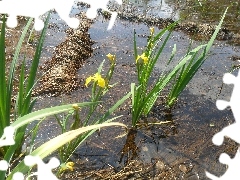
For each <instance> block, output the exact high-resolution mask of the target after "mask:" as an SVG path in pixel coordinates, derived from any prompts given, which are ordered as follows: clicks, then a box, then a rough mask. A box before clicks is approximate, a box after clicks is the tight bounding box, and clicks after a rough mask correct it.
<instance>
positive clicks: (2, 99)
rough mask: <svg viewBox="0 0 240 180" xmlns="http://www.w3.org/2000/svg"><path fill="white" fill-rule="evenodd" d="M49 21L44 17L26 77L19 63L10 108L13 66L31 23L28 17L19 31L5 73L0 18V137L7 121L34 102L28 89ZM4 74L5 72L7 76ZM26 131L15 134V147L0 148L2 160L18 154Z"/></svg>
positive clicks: (26, 111)
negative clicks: (16, 142)
mask: <svg viewBox="0 0 240 180" xmlns="http://www.w3.org/2000/svg"><path fill="white" fill-rule="evenodd" d="M48 19H49V15H48V17H47V20H46V23H45V27H44V29H43V31H42V33H41V36H40V39H39V42H38V45H37V48H36V51H35V55H34V58H33V61H32V65H31V67H30V72H29V73H28V74H26V72H25V59H24V60H23V62H22V66H21V70H20V76H19V84H18V87H17V89H18V92H17V94H16V96H15V97H16V99H15V100H14V101H16V103H15V105H14V106H12V100H13V99H14V97H13V95H14V93H13V91H14V90H13V86H15V87H16V86H17V85H16V84H15V85H13V84H14V83H13V82H14V78H15V73H16V65H17V63H18V58H19V53H20V49H21V47H22V44H23V41H24V39H25V37H26V35H27V32H28V30H29V28H30V26H31V24H32V21H33V19H32V18H30V19H29V20H28V22H27V24H26V26H25V28H24V29H23V32H22V34H21V37H20V39H19V41H18V44H17V47H16V50H15V53H14V57H13V60H12V63H11V66H10V70H9V71H8V70H7V66H6V58H5V31H6V28H5V26H6V18H5V16H3V22H2V26H1V36H0V67H1V68H2V69H1V71H0V84H1V85H0V91H1V93H0V122H1V123H0V135H2V134H3V132H4V128H5V127H7V126H9V125H10V124H11V122H14V121H15V120H16V119H17V118H18V117H21V116H24V115H26V114H28V113H30V112H31V111H32V107H33V105H34V103H35V99H32V98H31V94H32V90H33V87H34V84H35V77H36V72H37V68H38V63H39V59H40V56H41V50H42V46H43V41H44V38H45V33H46V28H47V25H46V24H47V22H48ZM7 72H8V73H7ZM12 108H13V115H14V116H13V119H11V114H12V113H11V109H12ZM25 131H26V126H22V127H21V128H19V129H18V131H17V132H16V134H17V137H16V138H17V139H18V144H17V145H15V147H14V148H13V147H2V148H0V156H1V157H4V159H8V160H10V159H11V157H12V155H13V154H15V155H19V154H20V153H21V147H22V144H23V141H24V135H25Z"/></svg>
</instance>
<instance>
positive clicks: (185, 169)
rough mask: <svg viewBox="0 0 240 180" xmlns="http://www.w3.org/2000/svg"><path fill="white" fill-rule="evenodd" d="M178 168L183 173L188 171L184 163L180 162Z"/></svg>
mask: <svg viewBox="0 0 240 180" xmlns="http://www.w3.org/2000/svg"><path fill="white" fill-rule="evenodd" d="M179 169H180V171H182V172H184V173H185V174H186V173H187V172H188V169H187V167H186V165H184V164H180V165H179Z"/></svg>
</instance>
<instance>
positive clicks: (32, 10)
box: [0, 0, 122, 31]
mask: <svg viewBox="0 0 240 180" xmlns="http://www.w3.org/2000/svg"><path fill="white" fill-rule="evenodd" d="M108 1H109V0H83V1H81V2H85V3H88V4H90V5H91V8H89V9H88V10H87V17H88V18H90V19H93V18H95V17H96V16H97V10H98V9H99V8H101V9H103V10H105V11H108V12H110V13H112V16H111V19H110V23H109V26H108V30H109V29H111V28H112V26H113V24H114V22H115V20H116V17H117V13H116V12H111V11H109V10H108V8H107V3H108ZM116 1H117V2H118V4H120V5H121V4H122V0H116ZM74 2H75V0H2V1H0V13H1V14H8V16H9V17H8V20H7V26H8V27H11V28H14V27H16V26H17V16H26V17H33V18H35V24H34V28H35V30H37V31H39V30H42V29H43V27H44V23H43V21H42V20H41V19H39V16H41V15H43V14H44V13H46V12H48V11H50V10H53V9H55V10H56V11H57V13H58V15H59V16H60V18H61V19H62V20H64V21H65V22H66V23H67V24H68V25H69V27H71V28H77V27H78V25H79V20H78V19H77V18H70V17H69V14H70V11H71V9H72V7H73V4H74Z"/></svg>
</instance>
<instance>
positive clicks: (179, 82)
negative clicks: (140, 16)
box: [131, 10, 227, 127]
mask: <svg viewBox="0 0 240 180" xmlns="http://www.w3.org/2000/svg"><path fill="white" fill-rule="evenodd" d="M226 12H227V10H226V11H225V13H224V14H223V16H222V19H221V21H220V23H219V25H218V26H217V28H216V30H215V32H214V34H213V35H212V38H211V39H210V41H209V42H208V43H207V44H205V45H200V46H198V47H196V48H194V49H192V50H189V51H188V52H187V53H186V55H185V56H183V58H181V59H180V61H179V63H178V64H177V65H176V66H175V67H174V68H170V63H171V62H172V60H173V58H174V55H175V52H176V45H174V47H173V50H172V54H171V56H170V58H169V59H168V61H167V63H166V68H165V69H169V68H170V70H168V71H166V70H163V71H162V72H161V73H160V75H159V77H158V78H157V81H156V83H155V84H153V85H152V84H151V85H152V89H149V80H150V77H151V75H152V72H153V69H154V67H155V64H156V62H157V61H158V60H159V59H161V54H162V52H163V49H164V48H165V47H166V43H167V41H168V39H169V37H170V35H171V30H172V28H173V27H174V26H175V24H176V22H175V23H173V24H171V25H169V26H168V27H166V28H165V29H163V30H161V31H160V32H159V33H158V34H156V35H154V29H153V28H150V35H149V39H148V41H147V46H146V48H145V49H144V50H143V52H142V53H141V55H138V52H137V45H136V33H135V31H134V58H135V60H136V68H137V75H138V85H137V86H136V85H135V83H132V84H131V92H132V126H134V127H135V126H136V124H137V122H138V121H139V119H140V118H141V116H147V115H148V113H149V112H150V110H151V109H152V107H153V105H154V104H155V102H156V100H157V98H158V96H159V94H160V92H161V91H162V90H163V89H164V88H165V87H166V86H167V85H170V84H172V89H171V91H170V93H169V94H168V96H167V102H166V106H167V107H168V108H171V107H172V106H173V104H174V103H175V102H176V99H177V98H178V96H179V95H180V93H181V92H182V91H183V90H184V88H185V87H186V85H187V84H188V83H189V81H190V80H191V79H192V78H193V76H194V75H195V73H196V72H197V71H198V69H199V68H200V67H201V65H202V64H203V63H204V61H205V59H206V56H207V53H208V51H209V49H210V47H211V46H212V43H213V41H214V39H215V38H216V35H217V33H218V31H219V29H220V27H221V25H222V22H223V19H224V17H225V14H226ZM164 35H166V36H164ZM160 39H164V40H163V41H162V43H161V44H160ZM200 52H202V53H200ZM173 79H174V81H172V80H173Z"/></svg>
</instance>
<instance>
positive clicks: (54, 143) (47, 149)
mask: <svg viewBox="0 0 240 180" xmlns="http://www.w3.org/2000/svg"><path fill="white" fill-rule="evenodd" d="M91 104H92V103H91V102H84V103H77V104H68V105H62V106H55V107H51V108H46V109H41V110H38V111H35V112H32V113H29V114H27V115H25V116H22V117H19V118H18V119H17V120H16V121H15V122H14V123H12V124H11V125H10V126H8V127H11V128H12V129H13V131H15V132H17V130H18V129H20V128H21V127H23V126H25V125H27V124H29V123H31V122H33V121H36V120H38V121H41V120H46V117H48V116H50V115H54V114H59V113H62V112H67V111H74V110H75V109H76V106H77V107H79V108H83V107H86V106H89V105H91ZM113 119H115V118H113ZM113 119H110V120H109V121H112V120H113ZM109 121H107V122H106V123H102V124H95V125H91V126H87V127H80V128H76V129H74V130H70V131H68V132H65V133H63V134H61V135H59V136H57V137H55V138H52V139H51V140H49V141H47V142H46V143H44V144H42V145H41V146H40V147H38V148H36V149H35V150H33V151H32V152H30V153H29V155H28V156H33V157H39V158H41V159H44V158H45V157H47V156H49V155H50V154H51V153H52V152H54V151H56V150H58V149H59V148H61V147H62V146H63V145H64V144H68V143H69V142H72V140H73V139H74V138H76V137H78V136H79V135H80V134H82V133H85V132H95V131H96V130H97V129H99V128H102V127H107V126H122V127H125V128H126V126H125V125H124V124H121V123H116V122H112V123H109ZM16 137H18V136H17V134H16ZM8 138H9V137H8ZM6 139H7V137H6ZM15 144H18V139H17V138H15ZM15 144H14V145H12V146H10V147H15ZM5 160H6V159H5ZM7 162H8V161H7ZM66 164H67V163H66ZM68 165H69V163H68ZM33 166H34V164H33V165H30V166H28V165H26V162H25V161H24V160H22V161H20V162H19V163H18V164H17V166H16V167H14V168H13V169H11V170H10V172H9V174H8V175H7V176H6V175H5V173H6V172H4V171H0V176H1V177H3V178H2V179H5V176H6V179H7V180H11V179H13V176H14V174H15V173H17V172H20V173H21V174H24V175H25V174H29V175H31V174H30V172H29V171H30V170H31V169H32V167H33ZM62 167H63V166H61V167H60V169H61V170H62ZM38 168H39V167H38ZM38 171H39V172H40V170H38Z"/></svg>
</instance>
